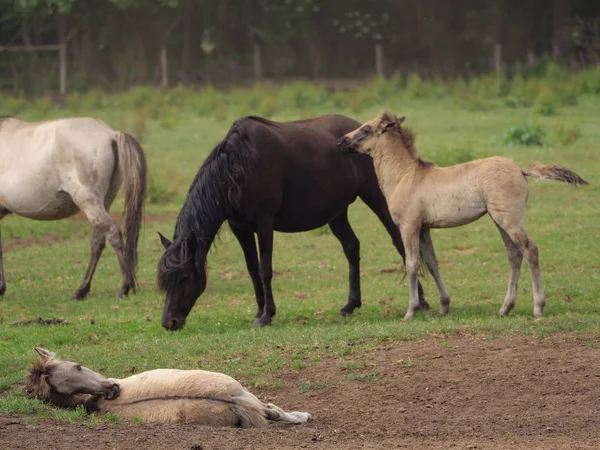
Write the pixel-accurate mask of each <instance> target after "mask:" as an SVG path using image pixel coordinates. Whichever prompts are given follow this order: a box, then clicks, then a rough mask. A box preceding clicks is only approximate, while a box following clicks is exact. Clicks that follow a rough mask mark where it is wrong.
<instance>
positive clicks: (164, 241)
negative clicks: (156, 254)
mask: <svg viewBox="0 0 600 450" xmlns="http://www.w3.org/2000/svg"><path fill="white" fill-rule="evenodd" d="M158 235H159V236H160V243H161V244H162V245H163V247H164V248H165V250H166V249H168V248H169V246H170V245H171V241H170V240H168V239H167V238H166V237H164V236H163V235H162V233H161V232H160V231H159V232H158Z"/></svg>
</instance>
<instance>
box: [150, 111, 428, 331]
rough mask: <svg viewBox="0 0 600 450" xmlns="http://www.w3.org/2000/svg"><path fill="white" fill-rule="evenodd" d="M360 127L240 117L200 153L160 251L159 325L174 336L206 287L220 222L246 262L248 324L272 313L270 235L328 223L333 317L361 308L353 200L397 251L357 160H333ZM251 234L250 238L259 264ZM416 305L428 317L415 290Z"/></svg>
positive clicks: (328, 119)
mask: <svg viewBox="0 0 600 450" xmlns="http://www.w3.org/2000/svg"><path fill="white" fill-rule="evenodd" d="M359 126H360V123H359V122H357V121H355V120H353V119H351V118H349V117H344V116H341V115H325V116H320V117H317V118H313V119H307V120H300V121H292V122H273V121H270V120H267V119H263V118H261V117H255V116H250V117H243V118H241V119H239V120H237V121H236V122H234V123H233V125H232V126H231V128H230V130H229V132H228V133H227V136H225V139H223V141H221V142H220V143H219V144H218V145H217V146H216V147H215V149H214V150H213V151H212V152H211V153H210V154H209V155H208V157H207V158H206V160H205V161H204V163H203V164H202V167H201V168H200V170H199V171H198V173H197V174H196V177H195V178H194V181H193V182H192V185H191V186H190V190H189V192H188V195H187V199H186V201H185V203H184V205H183V207H182V208H181V211H180V213H179V217H178V218H177V223H176V225H175V233H174V237H173V242H170V241H169V240H168V239H166V238H165V237H164V236H162V235H161V241H162V243H163V245H164V246H165V249H166V251H165V253H164V254H163V256H162V257H161V258H160V261H159V263H158V286H159V288H160V289H161V290H163V291H166V300H165V306H164V311H163V317H162V325H163V327H165V328H167V329H169V330H175V329H178V328H181V327H182V326H183V325H184V323H185V319H186V317H187V315H188V314H189V312H190V310H191V309H192V307H193V306H194V303H195V302H196V300H197V299H198V297H199V296H200V295H201V294H202V293H203V292H204V290H205V288H206V269H205V264H206V255H207V253H208V251H209V249H210V246H211V244H212V242H213V240H214V238H215V236H216V235H217V232H218V231H219V228H220V227H221V225H222V224H223V222H225V221H228V223H229V226H230V228H231V231H232V232H233V234H234V235H235V237H236V238H237V239H238V241H239V243H240V245H241V247H242V249H243V251H244V256H245V258H246V266H247V268H248V272H249V274H250V277H251V278H252V283H253V285H254V291H255V293H256V302H257V303H258V312H257V313H256V319H255V321H254V323H256V324H258V325H267V324H269V323H270V322H271V320H272V318H273V316H274V315H275V302H274V301H273V293H272V291H271V278H272V276H273V271H272V267H271V258H272V253H273V231H281V232H285V233H293V232H299V231H308V230H313V229H316V228H319V227H322V226H324V225H325V224H329V227H330V228H331V231H332V233H333V234H334V235H335V237H337V238H338V240H339V241H340V243H341V244H342V248H343V250H344V253H345V255H346V258H347V259H348V264H349V266H350V276H349V278H350V288H349V294H348V302H347V303H346V305H345V306H344V307H343V308H342V310H341V311H340V314H341V315H343V316H344V315H348V314H352V312H353V311H354V309H355V308H359V307H360V306H361V292H360V266H359V260H360V243H359V240H358V239H357V237H356V235H355V234H354V231H353V230H352V227H351V226H350V223H349V222H348V206H349V205H350V204H351V203H352V202H354V200H356V197H360V198H361V199H362V200H363V201H364V202H365V203H366V204H367V205H368V206H369V208H371V210H372V211H373V212H374V213H375V214H376V215H377V216H378V217H379V220H381V222H382V223H383V224H384V226H385V228H386V230H387V231H388V233H389V234H390V236H391V238H392V241H393V243H394V245H395V247H396V249H397V250H398V252H399V253H400V255H401V256H402V258H403V259H404V247H403V244H402V238H401V237H400V233H399V231H398V227H397V226H396V225H394V222H393V221H392V218H391V216H390V214H389V211H388V207H387V204H386V201H385V197H384V196H383V194H382V192H381V190H380V188H379V184H378V182H377V177H376V176H375V170H374V168H373V162H372V160H371V158H369V157H368V156H367V155H362V154H349V155H343V154H341V153H340V152H339V151H338V150H337V140H338V139H339V138H340V137H342V136H343V135H344V134H346V133H348V132H350V131H352V130H354V129H356V128H357V127H359ZM254 233H256V234H257V236H258V247H259V252H260V264H259V259H258V254H257V251H256V242H255V240H254ZM419 292H420V299H421V307H423V308H426V309H428V308H429V305H428V304H427V302H426V301H425V299H424V296H423V290H422V288H421V286H420V285H419Z"/></svg>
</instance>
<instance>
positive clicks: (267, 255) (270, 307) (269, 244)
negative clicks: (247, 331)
mask: <svg viewBox="0 0 600 450" xmlns="http://www.w3.org/2000/svg"><path fill="white" fill-rule="evenodd" d="M256 234H257V235H258V248H259V251H260V270H259V272H260V279H261V280H262V285H263V292H264V294H265V303H264V311H263V314H262V316H261V317H257V318H256V319H255V320H254V324H255V325H260V326H264V325H269V324H270V323H271V320H272V319H273V317H274V316H275V301H274V300H273V291H272V290H271V280H272V279H273V267H272V260H273V219H272V218H270V217H269V218H268V219H263V220H261V221H260V222H259V224H258V227H257V230H256Z"/></svg>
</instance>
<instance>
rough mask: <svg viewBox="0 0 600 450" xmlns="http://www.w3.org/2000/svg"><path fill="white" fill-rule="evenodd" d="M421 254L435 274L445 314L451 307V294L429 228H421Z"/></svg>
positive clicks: (441, 312) (431, 271)
mask: <svg viewBox="0 0 600 450" xmlns="http://www.w3.org/2000/svg"><path fill="white" fill-rule="evenodd" d="M421 254H422V255H423V260H424V261H425V264H426V265H427V268H428V269H429V273H431V275H432V276H433V279H434V280H435V284H436V286H437V289H438V292H439V293H440V314H441V315H443V316H445V315H446V314H448V309H449V308H450V294H448V291H447V290H446V286H445V285H444V282H443V281H442V277H441V276H440V270H439V267H438V262H437V258H436V257H435V251H434V249H433V242H432V241H431V232H430V231H429V228H422V229H421Z"/></svg>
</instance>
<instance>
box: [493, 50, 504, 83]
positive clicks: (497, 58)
mask: <svg viewBox="0 0 600 450" xmlns="http://www.w3.org/2000/svg"><path fill="white" fill-rule="evenodd" d="M494 70H495V71H496V75H498V76H500V74H501V73H502V45H501V44H496V45H495V46H494Z"/></svg>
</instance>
